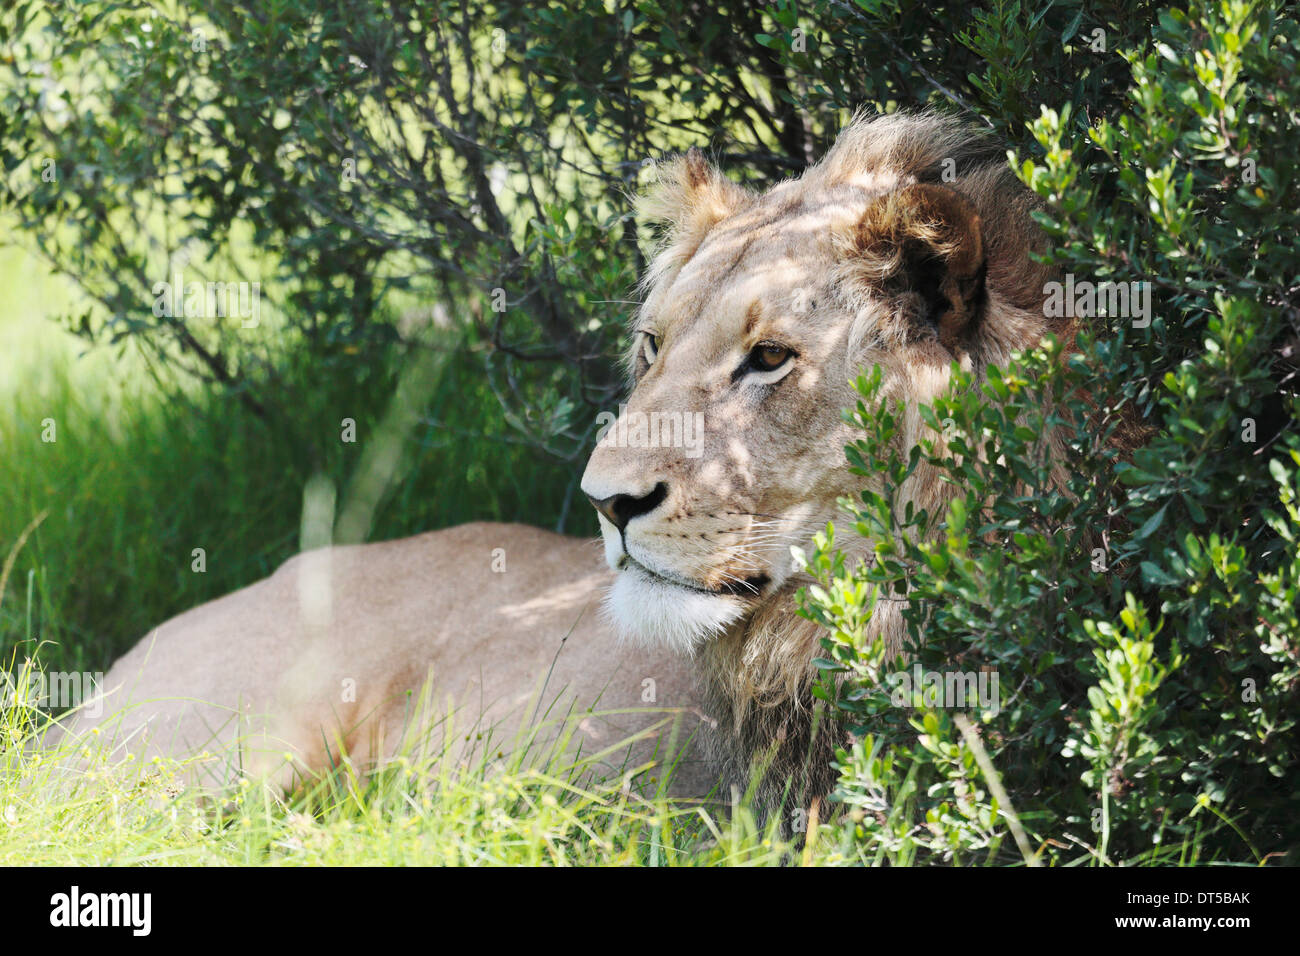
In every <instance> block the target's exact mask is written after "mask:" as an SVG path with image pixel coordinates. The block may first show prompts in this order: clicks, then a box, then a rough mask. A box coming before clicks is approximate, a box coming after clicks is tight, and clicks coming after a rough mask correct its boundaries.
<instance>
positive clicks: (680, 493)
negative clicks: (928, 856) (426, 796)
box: [75, 113, 1071, 810]
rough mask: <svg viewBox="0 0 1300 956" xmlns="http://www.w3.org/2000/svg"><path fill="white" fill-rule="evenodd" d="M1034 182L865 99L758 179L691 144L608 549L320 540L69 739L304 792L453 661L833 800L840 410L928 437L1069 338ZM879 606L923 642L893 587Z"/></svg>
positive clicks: (985, 144) (644, 754) (634, 360)
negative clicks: (311, 779) (820, 687)
mask: <svg viewBox="0 0 1300 956" xmlns="http://www.w3.org/2000/svg"><path fill="white" fill-rule="evenodd" d="M1035 201H1036V200H1035V199H1034V197H1033V196H1032V195H1031V194H1030V193H1029V191H1028V190H1026V189H1025V188H1024V187H1022V186H1021V185H1020V184H1019V183H1018V182H1017V181H1016V180H1015V178H1014V176H1013V175H1012V174H1011V173H1010V171H1009V170H1008V168H1007V164H1006V161H1005V158H1003V157H1002V156H1001V155H1000V153H999V151H998V149H997V148H996V147H995V146H994V144H992V143H991V141H990V140H989V139H988V138H986V137H985V136H983V135H981V134H979V133H977V132H976V131H974V130H972V128H971V127H969V126H968V125H967V124H964V123H962V122H959V121H957V120H954V119H951V118H946V117H943V116H939V115H935V114H930V113H921V114H893V115H888V116H879V117H874V118H858V119H856V120H855V121H854V122H852V123H851V124H850V125H849V126H847V127H846V128H845V129H844V130H843V132H842V133H841V134H840V135H839V136H838V138H837V139H836V141H835V143H834V145H833V146H832V148H831V149H830V150H829V152H827V153H826V155H825V156H824V157H823V158H822V159H821V160H820V161H819V162H818V163H816V164H815V165H814V166H812V167H811V168H809V169H808V170H807V171H806V172H805V173H804V174H803V175H801V176H799V177H798V178H794V179H790V180H787V181H784V182H780V183H777V184H775V185H773V186H771V187H770V188H768V189H766V190H762V191H759V190H753V189H749V188H745V187H742V186H741V185H738V184H737V183H735V182H733V181H731V180H729V179H728V178H727V177H725V176H724V175H723V174H722V173H721V172H719V170H718V169H716V168H715V167H714V166H713V165H711V164H710V163H709V162H708V161H707V160H706V159H705V157H704V156H703V154H702V153H700V152H699V151H698V150H691V151H689V152H688V153H687V154H686V155H684V156H681V157H678V158H677V159H675V160H673V161H671V162H669V163H666V164H665V165H664V166H663V167H662V168H661V170H660V176H659V180H658V182H657V184H656V185H654V186H653V187H652V188H651V189H650V190H649V191H648V192H647V194H646V195H645V196H644V197H643V199H642V200H641V202H640V212H641V213H642V215H643V216H644V217H645V218H646V219H647V220H649V221H651V222H653V223H657V224H659V225H660V226H661V227H662V230H661V237H662V238H661V241H660V245H659V248H658V250H657V252H656V253H655V255H654V256H653V259H652V261H651V263H650V265H649V267H648V269H647V271H646V274H645V275H644V277H643V280H642V284H641V291H642V302H641V305H640V307H639V308H638V309H637V311H636V314H635V316H634V320H633V324H632V326H631V329H630V332H631V336H630V338H631V346H630V350H629V352H628V354H627V355H626V369H627V373H628V377H629V385H630V393H629V395H628V397H627V401H626V404H625V405H623V406H621V409H620V412H619V414H618V416H617V418H616V420H615V421H614V422H612V423H610V424H609V427H608V428H607V429H606V431H605V434H604V435H603V436H601V437H600V439H599V441H598V442H597V444H596V447H595V450H594V451H593V453H592V455H591V457H590V459H589V461H588V464H587V467H586V470H585V472H584V474H583V476H582V480H581V489H582V492H583V493H584V494H585V495H586V497H587V498H588V499H589V500H590V502H591V504H592V505H593V507H594V509H595V511H596V518H597V522H598V524H599V528H600V538H601V544H600V548H601V549H602V550H603V554H604V566H603V567H602V566H601V564H600V562H599V554H598V552H597V551H596V550H594V549H593V547H592V544H591V543H590V542H584V541H578V540H574V539H571V538H567V537H563V536H560V535H558V534H552V533H549V532H545V531H540V530H537V529H534V528H529V527H525V526H520V525H501V524H471V525H465V526H462V527H457V528H452V529H448V530H444V531H436V532H432V533H428V534H424V535H420V536H417V537H413V538H407V539H404V540H399V541H390V542H385V543H376V544H366V545H359V546H350V547H336V548H332V549H324V550H321V551H313V552H307V553H304V554H302V555H299V556H297V557H295V558H293V559H291V560H290V561H289V562H288V563H287V564H286V565H284V566H283V567H281V568H280V569H279V570H277V571H276V572H275V573H274V574H272V575H271V576H270V577H269V578H267V579H265V580H263V581H259V582H257V583H255V584H253V585H251V586H249V587H247V588H244V589H243V590H241V591H237V592H235V593H234V594H231V595H228V596H226V597H223V598H220V599H218V600H216V601H212V602H210V603H208V604H205V605H203V606H201V607H198V608H195V609H193V610H191V611H188V612H186V613H184V614H182V615H180V616H179V617H177V618H174V619H173V620H170V621H168V622H166V623H164V624H162V625H160V626H159V627H158V628H156V629H155V630H154V631H153V632H151V633H150V634H149V635H147V636H146V637H145V638H144V639H142V640H141V642H140V643H139V644H138V645H137V646H136V647H135V648H134V649H133V650H132V651H130V652H129V653H128V654H126V655H125V656H124V657H123V658H122V659H121V660H119V661H118V662H117V663H116V664H115V665H114V667H113V668H112V670H111V672H110V673H109V675H108V677H107V678H106V682H105V685H106V688H107V690H106V694H105V697H104V700H103V702H104V703H105V704H106V706H105V707H104V710H105V712H106V716H104V717H100V718H95V719H89V718H85V719H82V720H80V721H78V722H76V723H75V732H76V733H78V734H84V733H85V732H86V731H87V729H88V728H89V727H95V726H101V727H107V726H109V724H108V723H107V722H109V721H111V720H115V721H116V722H115V723H113V724H112V726H113V728H114V730H113V732H112V733H111V734H110V735H109V736H111V737H112V738H113V739H115V740H117V739H121V740H125V741H127V742H128V744H127V745H128V746H132V747H136V748H137V749H141V748H143V749H144V750H147V751H152V752H167V753H187V752H193V751H194V750H195V749H196V748H200V747H202V748H214V747H215V748H217V749H219V748H220V747H221V746H226V747H227V748H230V747H232V746H235V744H234V743H233V741H235V740H239V741H241V743H240V744H239V745H238V746H239V747H242V748H244V749H242V750H241V751H240V753H241V760H240V762H239V768H240V772H248V770H249V768H250V767H258V766H262V765H263V764H265V766H266V768H268V769H267V770H266V772H267V773H268V774H269V775H270V776H271V778H272V779H273V780H274V781H275V782H276V783H277V785H280V786H283V787H289V786H292V785H294V783H295V781H300V780H301V779H302V778H303V777H305V776H309V775H311V774H317V773H321V772H323V771H325V770H328V769H329V768H330V767H331V766H332V765H333V764H334V763H335V762H336V761H337V759H338V756H339V753H340V751H346V752H347V753H348V754H349V755H350V758H351V759H352V760H353V761H354V763H356V764H358V765H363V764H364V765H379V764H382V762H383V761H384V760H386V759H388V758H389V757H391V756H392V754H393V752H394V748H395V747H396V746H397V742H398V741H399V740H401V739H402V738H403V736H404V734H405V733H406V728H407V727H408V725H409V720H410V714H411V710H412V708H411V705H410V701H411V699H412V695H413V694H415V693H416V692H418V690H419V689H420V688H421V687H424V686H426V682H427V681H429V680H430V679H431V680H432V685H431V686H433V687H434V688H435V691H434V698H435V699H436V700H437V701H438V702H439V708H440V709H441V711H442V712H443V713H446V712H449V711H456V712H461V713H468V714H471V715H472V716H473V717H474V719H475V720H476V721H485V722H487V723H490V724H492V725H494V726H497V725H501V724H503V723H509V722H511V721H521V722H526V720H527V719H528V718H529V717H530V716H532V715H533V714H535V713H536V710H537V708H538V706H539V703H540V702H541V700H542V698H544V699H545V705H546V708H547V711H548V712H560V713H565V714H572V715H573V716H572V720H573V721H574V722H576V724H577V726H578V728H579V729H578V732H577V733H575V734H574V738H573V741H574V743H573V745H574V746H577V745H581V746H583V747H585V748H586V749H587V751H592V750H593V749H594V750H597V751H598V750H600V748H602V747H607V746H609V745H610V744H614V743H616V742H619V741H623V740H627V739H632V738H635V739H636V740H637V743H635V744H633V745H631V747H632V750H631V751H629V752H623V751H621V750H618V748H615V749H614V750H613V751H611V753H610V755H609V757H608V763H609V766H610V767H611V768H615V769H617V768H620V767H627V766H629V765H632V764H635V763H637V762H638V761H640V760H642V759H651V760H656V759H657V760H663V759H665V757H666V754H667V749H666V741H668V739H669V736H671V741H672V746H673V747H674V748H676V749H677V750H678V751H679V753H678V754H676V755H675V756H673V757H672V758H671V759H672V760H673V761H674V762H675V764H676V773H675V775H674V781H675V787H676V789H675V790H674V792H675V793H677V794H682V795H693V796H696V797H703V796H705V795H707V794H709V793H710V792H716V793H723V794H725V793H728V792H730V791H733V790H735V789H739V790H744V789H745V788H746V787H747V786H748V785H749V784H750V783H751V782H753V781H754V780H755V779H757V781H758V786H757V788H756V790H754V800H755V802H756V804H757V805H758V806H759V807H760V808H765V809H768V810H770V809H773V808H775V807H776V806H778V805H779V804H780V803H781V801H782V800H795V801H799V802H800V803H802V804H803V805H806V804H807V801H808V800H810V799H813V798H816V797H820V796H824V795H825V794H827V793H829V792H830V790H831V789H832V787H833V785H834V774H833V771H832V770H831V767H830V758H831V756H832V754H833V750H834V748H835V747H836V746H838V745H840V744H842V743H843V742H844V736H843V731H842V730H841V729H840V728H839V727H838V725H836V724H835V723H834V721H831V720H824V719H822V718H821V717H819V716H818V715H817V714H816V713H815V708H814V706H813V695H812V687H813V683H814V680H815V670H814V667H813V664H812V661H813V658H814V657H815V656H816V654H817V649H818V646H819V645H818V638H819V633H818V629H817V627H816V626H815V625H814V624H812V623H811V622H809V621H807V620H805V619H803V618H800V617H798V616H797V615H796V613H795V593H796V591H797V590H798V588H800V587H801V586H803V585H805V584H807V583H808V582H809V580H810V579H809V578H808V576H807V575H806V573H804V572H803V571H801V570H800V569H799V568H798V567H797V566H796V565H795V563H794V562H793V561H792V559H791V546H797V545H803V544H806V543H807V542H808V541H809V540H810V539H811V537H812V535H813V534H814V533H815V532H816V531H818V530H820V529H821V528H823V527H825V525H826V524H827V523H828V522H830V521H833V520H835V519H836V518H837V517H838V516H839V515H840V510H839V505H838V501H839V500H840V499H841V498H843V497H846V496H853V495H855V494H856V493H857V492H859V491H860V490H861V482H862V479H861V478H859V477H856V476H854V475H853V474H852V473H851V472H850V466H849V463H848V461H847V459H846V457H845V454H844V447H845V446H846V445H847V444H849V443H850V442H851V441H852V440H853V439H854V438H855V435H854V432H853V428H852V426H851V425H849V424H847V423H846V422H845V420H844V419H843V417H842V415H841V409H843V408H846V407H851V406H852V405H853V404H854V403H855V401H856V400H857V394H856V392H855V390H854V386H853V384H852V382H853V380H854V379H855V378H856V376H857V375H858V374H859V373H860V371H861V370H863V369H870V368H871V367H872V366H873V365H879V366H881V367H882V369H883V374H884V388H885V397H886V398H889V399H893V398H901V399H903V400H904V402H905V414H904V418H903V421H902V425H901V428H900V434H899V436H898V441H899V442H900V444H901V445H902V446H903V447H904V448H905V449H906V448H907V447H910V446H911V445H914V444H916V443H917V442H918V441H919V440H920V439H921V438H922V436H923V433H924V432H923V430H924V425H923V423H922V421H921V418H920V416H919V414H918V412H917V407H918V405H920V404H922V403H928V402H930V401H932V400H933V399H935V398H937V397H938V396H940V395H941V394H942V393H943V392H944V391H945V389H946V388H947V387H948V385H949V380H950V376H951V369H952V366H953V364H954V363H956V364H957V365H959V366H960V367H961V368H963V369H965V370H967V371H969V372H971V373H973V374H974V375H975V376H976V377H977V378H978V377H980V376H982V375H983V374H984V370H985V369H987V368H988V367H989V366H991V365H996V364H1002V363H1005V362H1007V361H1008V359H1009V358H1010V357H1011V355H1012V353H1013V352H1014V351H1016V350H1019V349H1025V348H1029V347H1033V346H1035V345H1037V344H1038V343H1039V341H1040V340H1041V339H1042V337H1043V336H1044V334H1046V333H1049V332H1050V333H1053V334H1056V335H1057V336H1058V337H1062V338H1066V339H1068V338H1069V337H1070V335H1071V330H1070V329H1069V328H1068V327H1065V326H1064V325H1062V324H1061V320H1053V319H1049V318H1046V317H1045V316H1044V309H1043V307H1042V297H1043V287H1044V283H1045V281H1047V280H1048V279H1050V277H1051V276H1050V270H1049V269H1048V267H1046V266H1043V265H1039V264H1037V263H1036V262H1035V261H1034V260H1033V259H1032V258H1031V255H1030V254H1031V252H1033V251H1035V250H1037V249H1039V248H1040V246H1039V245H1038V243H1039V242H1040V239H1039V235H1040V233H1039V231H1038V230H1037V228H1036V227H1035V226H1034V224H1033V223H1032V222H1031V220H1030V212H1031V211H1032V209H1033V208H1034V204H1035ZM647 422H651V423H653V424H654V425H656V426H658V427H655V428H647ZM665 423H667V427H664V426H665ZM693 425H694V426H698V427H692V426H693ZM1046 437H1047V438H1048V439H1050V436H1046ZM902 493H903V496H904V498H905V500H907V501H911V502H914V503H915V504H916V505H917V506H918V507H924V508H926V509H928V510H929V511H930V513H932V514H934V513H942V509H943V507H944V504H945V501H946V500H947V498H948V497H949V496H950V495H951V494H952V491H951V490H950V488H949V487H948V486H947V485H945V484H944V483H943V482H941V481H940V480H939V477H938V475H937V474H935V473H934V471H933V470H932V469H928V468H927V467H925V466H922V467H919V468H917V469H916V470H915V471H914V472H913V473H912V475H911V476H910V477H909V478H908V480H907V483H906V485H905V487H904V488H903V489H902ZM860 547H862V548H863V549H864V550H863V554H864V555H865V549H866V547H867V544H866V543H865V542H862V543H860ZM498 551H499V553H500V555H501V556H503V559H504V562H505V568H504V569H494V568H493V566H492V565H493V560H494V559H493V555H494V553H496V552H498ZM869 626H870V628H871V629H872V633H871V634H870V635H868V637H873V636H881V637H883V638H884V639H885V642H886V645H887V646H889V647H891V648H893V649H895V650H898V649H901V646H902V637H903V625H902V619H901V616H900V611H899V608H898V605H897V604H896V603H889V602H882V604H881V605H880V606H879V609H878V610H877V612H876V613H875V615H874V616H873V617H872V619H871V622H870V625H869ZM346 688H351V689H352V693H351V695H350V696H349V694H348V693H346V692H345V689H346ZM647 688H651V689H652V690H651V692H650V693H647ZM539 694H541V697H539ZM665 713H669V714H670V715H672V716H673V719H672V720H670V721H667V722H665V719H664V714H665ZM109 714H112V715H116V716H114V717H110V716H108V715H109ZM560 723H563V721H560ZM669 725H671V727H672V730H671V734H669V731H668V730H666V728H667V727H668V726H669ZM665 735H669V736H665ZM248 740H254V741H261V743H262V746H261V747H258V746H254V745H251V744H248V743H247V741H248ZM668 749H671V748H668ZM259 753H261V754H271V755H273V756H274V757H275V758H282V759H281V760H280V763H278V764H277V763H276V760H275V759H272V760H270V762H269V763H266V761H265V759H264V758H259V757H258V756H257V755H258V754H259ZM629 754H630V755H629ZM756 768H757V769H756ZM756 775H757V776H756ZM719 788H720V789H719Z"/></svg>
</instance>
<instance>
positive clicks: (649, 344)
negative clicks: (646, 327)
mask: <svg viewBox="0 0 1300 956" xmlns="http://www.w3.org/2000/svg"><path fill="white" fill-rule="evenodd" d="M641 336H642V338H644V339H645V344H644V345H642V347H641V351H642V354H643V355H645V362H646V364H647V365H654V363H655V358H656V356H658V355H659V336H657V335H652V334H651V333H649V332H642V333H641Z"/></svg>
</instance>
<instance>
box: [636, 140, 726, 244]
mask: <svg viewBox="0 0 1300 956" xmlns="http://www.w3.org/2000/svg"><path fill="white" fill-rule="evenodd" d="M749 201H750V194H749V193H748V192H747V191H746V190H745V189H743V188H741V187H740V186H738V185H736V184H735V183H733V182H732V181H731V180H729V179H728V178H727V177H726V176H724V175H722V173H720V172H719V171H718V170H717V169H716V168H714V167H713V166H712V165H711V164H710V163H709V161H708V160H706V159H705V158H704V154H703V153H702V152H700V151H699V150H698V149H696V148H694V147H692V148H691V149H690V150H689V151H687V153H686V154H685V155H684V156H679V157H677V158H676V159H674V160H672V161H670V162H668V163H665V164H663V165H662V166H660V167H659V176H658V179H657V181H656V182H655V184H654V185H653V186H651V187H650V188H649V189H648V190H647V191H646V192H645V194H644V195H643V196H642V197H641V199H640V200H639V201H638V203H637V214H638V215H639V216H641V217H642V218H643V219H645V220H646V221H648V222H657V223H662V224H664V225H666V226H667V227H668V237H667V239H668V243H669V245H670V246H671V247H672V250H673V252H674V255H673V258H674V259H676V260H677V261H678V262H679V263H681V262H685V261H686V260H687V259H689V258H690V257H691V256H693V255H694V254H695V250H696V249H697V248H699V245H700V243H701V242H702V241H703V240H704V237H705V236H706V235H707V234H708V232H709V230H710V229H712V228H713V227H714V226H715V225H716V224H717V223H718V222H720V221H721V220H723V219H725V218H727V217H728V216H730V215H731V214H732V213H734V212H736V210H738V209H740V207H742V206H744V205H746V204H747V203H748V202H749Z"/></svg>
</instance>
